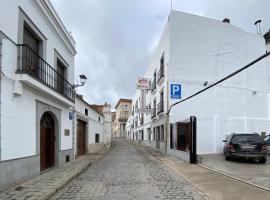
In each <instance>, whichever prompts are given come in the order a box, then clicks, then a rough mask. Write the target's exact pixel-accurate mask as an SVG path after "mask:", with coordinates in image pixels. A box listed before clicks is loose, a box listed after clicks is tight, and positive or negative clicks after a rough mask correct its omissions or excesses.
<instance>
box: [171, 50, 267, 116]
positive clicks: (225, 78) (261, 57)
mask: <svg viewBox="0 0 270 200" xmlns="http://www.w3.org/2000/svg"><path fill="white" fill-rule="evenodd" d="M269 55H270V52H266V53H265V54H263V55H262V56H260V57H259V58H257V59H255V60H253V61H252V62H250V63H249V64H247V65H245V66H244V67H242V68H240V69H238V70H236V71H235V72H233V73H231V74H229V75H228V76H226V77H224V78H222V79H220V80H219V81H217V82H215V83H213V84H212V85H209V86H208V87H206V88H204V89H202V90H200V91H198V92H196V93H194V94H192V95H190V96H188V97H186V98H185V99H183V100H181V101H178V102H176V103H174V104H172V105H171V106H170V108H169V110H168V112H167V115H169V114H170V111H171V109H172V107H174V106H176V105H177V104H180V103H183V102H185V101H187V100H189V99H191V98H193V97H195V96H197V95H199V94H201V93H203V92H205V91H206V90H209V89H210V88H212V87H214V86H216V85H218V84H219V83H221V82H224V81H225V80H227V79H229V78H231V77H233V76H235V75H236V74H239V73H240V72H242V71H244V70H246V69H247V68H249V67H251V66H252V65H254V64H256V63H257V62H259V61H261V60H263V59H264V58H266V57H267V56H269Z"/></svg>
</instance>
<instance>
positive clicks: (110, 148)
mask: <svg viewBox="0 0 270 200" xmlns="http://www.w3.org/2000/svg"><path fill="white" fill-rule="evenodd" d="M113 148H114V146H112V147H109V148H108V150H107V151H106V152H105V153H104V154H100V155H101V156H100V158H98V159H97V160H99V159H101V158H102V157H103V156H104V155H106V154H107V153H108V152H110V151H111V150H112V149H113ZM97 160H94V161H89V163H88V164H86V166H84V167H82V168H81V169H80V170H79V171H78V172H76V173H75V174H74V175H72V176H71V177H69V178H68V179H67V180H66V181H64V182H63V183H61V184H59V185H58V186H56V188H55V189H54V190H52V191H51V192H49V193H48V194H46V195H44V196H43V197H40V199H39V200H47V199H49V198H50V197H52V196H53V195H54V194H55V193H57V192H58V191H59V190H60V189H62V188H63V187H64V186H65V185H67V184H68V183H69V182H71V181H72V180H73V179H74V178H76V177H78V176H79V175H80V174H81V173H82V172H84V171H85V170H86V169H87V168H88V167H89V166H90V165H92V164H94V163H95V162H96V161H97Z"/></svg>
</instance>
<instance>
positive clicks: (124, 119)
mask: <svg viewBox="0 0 270 200" xmlns="http://www.w3.org/2000/svg"><path fill="white" fill-rule="evenodd" d="M127 120H128V117H119V118H118V121H119V122H127Z"/></svg>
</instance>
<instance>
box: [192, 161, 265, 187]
mask: <svg viewBox="0 0 270 200" xmlns="http://www.w3.org/2000/svg"><path fill="white" fill-rule="evenodd" d="M197 166H199V167H202V168H204V169H207V170H210V171H212V172H215V173H218V174H221V175H223V176H226V177H228V178H231V179H234V180H236V181H239V182H241V183H245V184H247V185H250V186H253V187H256V188H259V189H261V190H264V191H267V192H270V189H268V188H266V187H262V186H259V185H256V184H254V183H250V182H248V181H245V180H243V179H240V178H237V177H234V176H232V175H230V174H227V173H224V172H222V171H219V170H216V169H212V168H210V167H207V166H204V165H202V164H197Z"/></svg>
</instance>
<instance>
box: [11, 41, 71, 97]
mask: <svg viewBox="0 0 270 200" xmlns="http://www.w3.org/2000/svg"><path fill="white" fill-rule="evenodd" d="M17 47H18V61H19V63H18V69H17V71H16V74H18V75H20V74H21V75H23V74H27V75H29V76H30V77H32V78H33V79H35V80H36V81H37V82H39V83H41V84H43V85H45V86H46V87H48V88H50V89H51V90H53V91H54V92H56V93H58V94H60V95H61V96H63V97H65V98H66V99H68V100H69V101H71V102H74V101H75V91H74V89H73V86H72V84H70V83H69V82H68V81H67V80H65V78H64V77H63V76H61V75H60V74H59V73H58V72H57V71H56V70H55V69H54V68H52V67H51V66H50V65H49V64H48V63H47V62H46V61H45V60H44V59H43V58H41V57H40V56H39V55H38V54H36V53H35V52H34V51H33V50H32V49H31V48H30V47H29V46H27V45H25V44H22V45H17ZM18 79H19V80H21V81H22V82H26V83H29V84H30V85H31V86H33V85H34V87H36V88H38V89H39V90H40V91H42V92H44V93H49V92H48V91H47V90H46V89H41V86H38V84H33V81H31V80H29V79H28V78H23V77H20V78H18ZM51 95H52V96H56V95H53V94H51Z"/></svg>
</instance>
